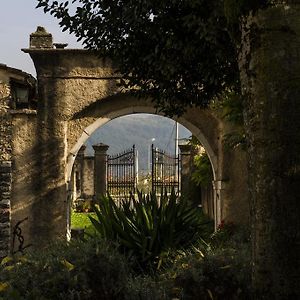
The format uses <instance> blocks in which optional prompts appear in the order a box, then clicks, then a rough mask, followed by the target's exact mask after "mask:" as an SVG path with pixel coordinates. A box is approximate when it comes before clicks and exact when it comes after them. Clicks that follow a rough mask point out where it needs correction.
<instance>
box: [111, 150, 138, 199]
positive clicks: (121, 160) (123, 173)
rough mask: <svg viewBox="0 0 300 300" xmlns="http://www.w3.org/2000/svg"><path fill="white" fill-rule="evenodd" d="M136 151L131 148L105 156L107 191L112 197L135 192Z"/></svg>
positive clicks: (122, 196)
mask: <svg viewBox="0 0 300 300" xmlns="http://www.w3.org/2000/svg"><path fill="white" fill-rule="evenodd" d="M136 167H137V164H136V151H135V146H134V145H133V146H132V148H131V149H129V150H126V151H124V152H121V153H119V154H116V155H108V157H107V192H108V193H109V194H110V195H111V196H112V197H114V198H126V197H128V196H129V195H130V193H133V194H134V193H135V190H136V184H137V169H136Z"/></svg>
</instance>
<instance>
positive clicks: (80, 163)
mask: <svg viewBox="0 0 300 300" xmlns="http://www.w3.org/2000/svg"><path fill="white" fill-rule="evenodd" d="M85 149H86V146H85V145H82V146H81V148H80V149H79V151H78V153H77V158H76V161H77V168H79V170H78V169H77V170H78V171H79V180H80V195H77V196H80V198H82V195H83V191H84V176H83V174H84V152H85ZM76 180H78V178H76Z"/></svg>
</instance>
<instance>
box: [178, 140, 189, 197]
mask: <svg viewBox="0 0 300 300" xmlns="http://www.w3.org/2000/svg"><path fill="white" fill-rule="evenodd" d="M178 146H179V149H180V157H181V176H180V177H181V184H180V185H181V186H180V191H181V195H189V194H190V183H191V171H192V162H191V155H192V146H191V145H189V144H186V145H178Z"/></svg>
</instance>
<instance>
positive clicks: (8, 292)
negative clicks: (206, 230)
mask: <svg viewBox="0 0 300 300" xmlns="http://www.w3.org/2000/svg"><path fill="white" fill-rule="evenodd" d="M227 225H228V226H227ZM228 228H231V230H230V235H227V239H226V243H222V244H219V243H218V244H211V243H209V244H205V243H204V242H203V241H202V240H198V241H197V242H196V243H194V244H193V245H190V246H189V247H187V248H185V249H180V250H178V249H177V250H174V251H170V252H169V253H168V260H167V261H168V263H166V264H164V267H162V268H161V269H160V272H158V273H156V274H151V275H145V274H144V273H143V272H141V270H139V272H138V273H137V271H136V269H133V266H134V265H133V264H132V263H130V262H129V260H128V259H127V258H126V257H125V256H123V255H121V254H120V253H119V251H117V248H118V245H116V244H114V243H111V242H109V241H107V240H106V241H103V240H99V239H96V238H93V239H87V240H85V241H80V240H79V241H72V242H71V243H66V242H59V243H55V244H52V245H50V246H49V248H48V249H47V250H46V251H45V250H43V251H41V252H36V251H35V252H33V253H31V254H29V255H27V256H18V257H17V256H15V257H6V258H5V259H3V260H2V262H1V264H0V299H3V300H11V299H14V300H21V299H22V300H27V299H28V300H29V299H30V300H52V299H53V300H54V299H55V300H56V299H66V300H68V299H69V300H71V299H72V300H73V299H74V300H75V299H78V300H80V299H82V300H84V299H91V300H96V299H104V300H106V299H116V300H118V299H124V300H140V299H143V300H147V299H149V300H150V299H151V300H164V299H173V298H176V299H185V300H186V299H187V300H188V299H216V300H218V299H225V300H226V299H230V300H231V299H233V300H234V299H243V300H247V299H249V283H250V244H249V240H248V233H247V232H244V231H239V230H238V228H237V227H236V226H234V227H232V226H231V224H229V223H226V222H225V223H224V222H223V223H222V224H220V226H219V228H218V231H219V234H221V233H222V231H224V230H225V231H226V230H227V229H228Z"/></svg>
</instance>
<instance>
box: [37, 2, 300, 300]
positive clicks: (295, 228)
mask: <svg viewBox="0 0 300 300" xmlns="http://www.w3.org/2000/svg"><path fill="white" fill-rule="evenodd" d="M37 1H38V3H39V4H38V6H39V7H43V8H44V11H45V12H50V13H51V14H53V15H54V16H55V17H57V18H58V19H60V25H61V26H62V27H63V29H64V30H67V29H68V30H70V32H71V33H74V34H75V35H76V36H77V37H78V38H79V39H81V40H83V43H84V45H85V46H86V47H88V48H89V49H96V50H98V51H99V53H100V54H101V55H109V56H111V57H112V58H113V59H114V60H115V61H116V62H117V65H118V67H119V71H120V72H121V73H122V74H123V76H124V77H123V78H124V82H123V86H124V87H125V88H132V87H138V88H139V89H138V92H139V94H140V93H146V94H149V95H151V96H152V97H153V99H154V101H155V103H156V105H157V107H159V108H161V109H162V110H163V111H164V112H166V113H168V114H170V115H172V114H174V113H182V112H183V111H184V108H185V107H187V106H189V105H200V106H205V105H206V104H207V103H208V102H209V100H211V99H212V98H213V97H215V96H218V95H220V93H221V92H222V91H224V89H226V88H231V89H232V88H233V89H238V88H239V82H241V87H242V89H241V91H242V94H243V98H244V104H245V105H244V117H245V129H246V135H247V144H248V148H247V151H248V155H249V189H250V194H251V204H252V243H253V248H252V254H253V258H252V259H253V287H254V298H255V299H299V298H300V285H299V282H300V257H299V256H300V234H299V232H300V201H299V190H298V187H299V186H300V167H299V166H300V155H299V149H300V135H299V132H300V104H299V96H300V76H299V74H300V61H299V45H300V8H299V5H298V4H300V0H282V1H280V0H224V2H225V10H223V6H222V5H223V1H217V0H211V1H204V0H203V1H202V0H172V1H165V0H162V1H155V0H152V1H151V0H143V1H142V0H137V1H130V0H128V1H122V0H120V1H107V0H98V1H97V0H79V1H77V2H79V3H80V7H78V8H77V10H76V12H75V14H74V15H73V16H71V15H70V14H69V10H68V8H69V4H68V3H67V2H63V3H61V4H59V3H57V2H56V1H55V2H53V3H51V4H49V1H48V0H37ZM73 2H76V1H73ZM225 15H226V16H227V18H228V19H229V20H230V23H229V24H228V23H226V19H225ZM171 16H172V17H171ZM229 28H230V29H231V31H230V30H229ZM230 32H231V34H232V36H233V37H234V38H235V40H234V41H235V42H233V40H232V39H231V38H230ZM235 46H236V48H235ZM235 49H238V51H236V50H235ZM238 65H239V71H238ZM239 74H240V77H239Z"/></svg>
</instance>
